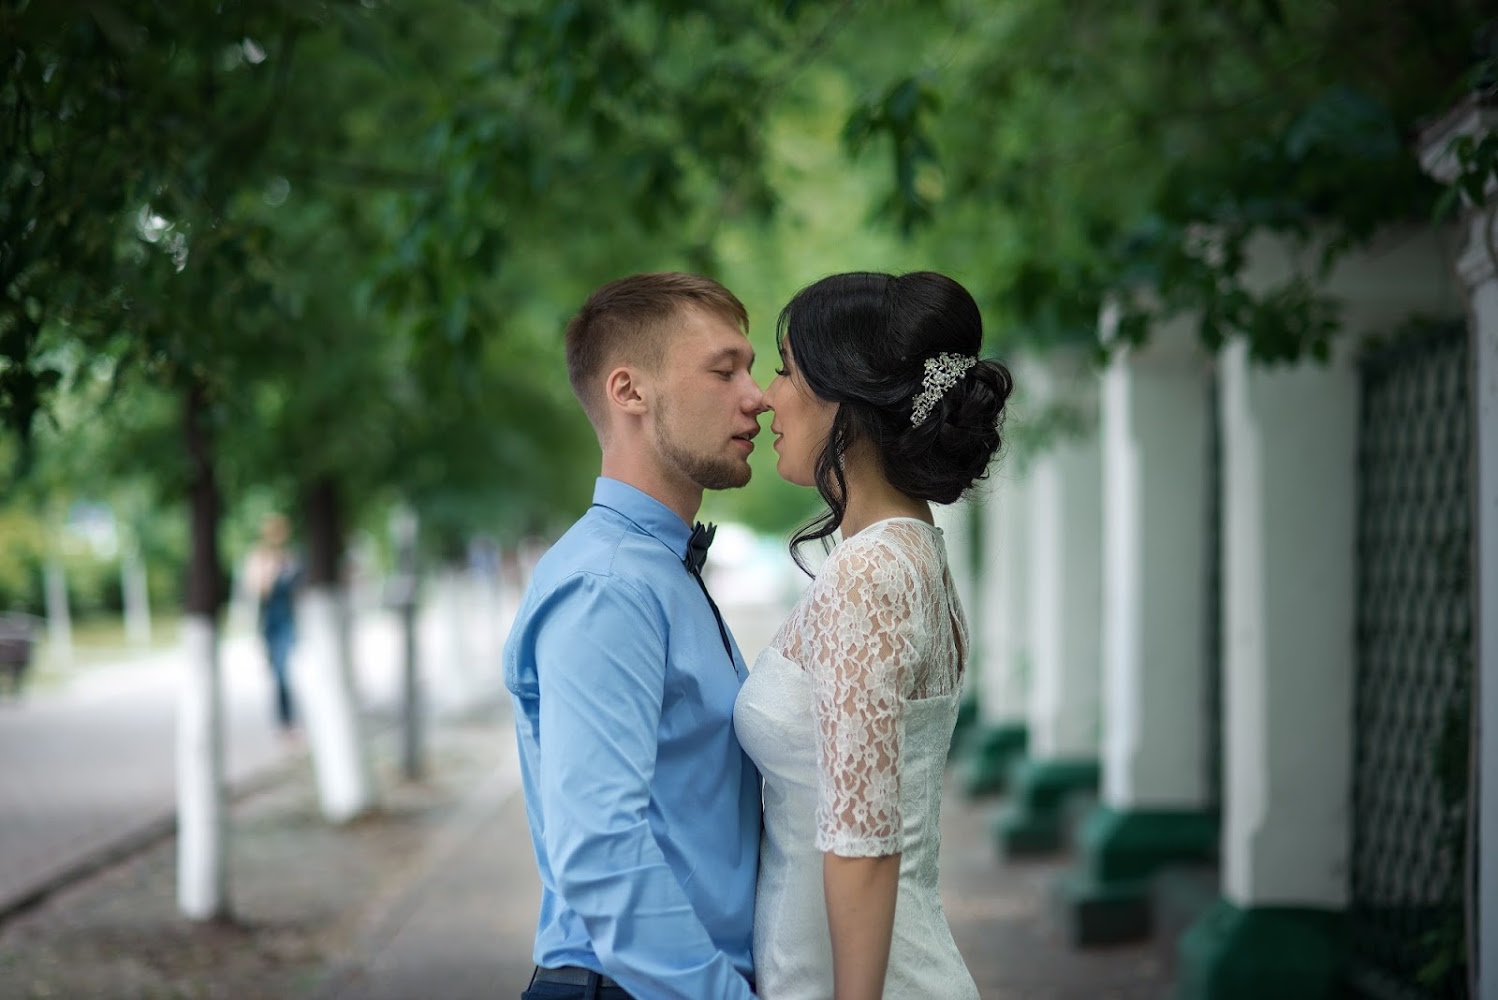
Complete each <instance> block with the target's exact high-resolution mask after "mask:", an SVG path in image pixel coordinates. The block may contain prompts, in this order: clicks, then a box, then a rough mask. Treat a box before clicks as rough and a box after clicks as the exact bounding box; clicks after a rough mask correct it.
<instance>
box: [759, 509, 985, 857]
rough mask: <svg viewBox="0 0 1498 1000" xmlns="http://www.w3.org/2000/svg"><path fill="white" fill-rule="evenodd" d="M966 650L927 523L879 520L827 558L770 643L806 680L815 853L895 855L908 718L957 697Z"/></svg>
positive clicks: (941, 553) (938, 544)
mask: <svg viewBox="0 0 1498 1000" xmlns="http://www.w3.org/2000/svg"><path fill="white" fill-rule="evenodd" d="M967 644H968V634H967V622H966V620H965V619H964V617H963V615H962V609H961V606H960V605H959V604H958V602H957V597H956V590H955V588H954V586H953V584H952V577H951V573H950V571H949V570H948V568H947V561H946V552H945V548H944V547H943V545H942V540H941V535H940V533H939V532H938V531H937V530H936V529H934V528H932V527H931V526H930V525H927V524H925V523H924V522H921V521H914V520H910V519H905V518H898V519H894V520H888V521H879V522H877V523H875V524H873V525H870V526H869V527H868V528H866V529H865V530H863V531H862V532H859V533H858V534H857V535H854V536H853V537H852V538H849V539H846V540H844V541H843V542H841V543H840V544H838V545H837V546H836V547H835V548H834V549H833V550H832V552H831V553H830V554H829V556H828V559H827V563H826V565H825V566H824V567H823V569H822V572H821V573H820V574H818V576H817V578H816V579H815V580H814V581H812V584H811V586H810V587H809V588H808V589H807V591H806V593H805V594H804V595H803V596H802V598H801V600H800V602H799V603H798V604H797V605H796V607H795V609H794V610H793V611H792V612H791V614H790V616H789V617H788V618H787V619H786V622H785V624H784V625H783V626H781V629H780V632H779V633H778V634H777V635H776V638H775V640H774V642H773V643H772V645H773V646H774V647H775V648H776V649H777V650H778V651H779V652H780V653H781V654H782V655H783V656H785V657H786V658H787V659H789V660H791V661H792V662H794V663H796V664H798V665H799V666H800V667H801V668H802V669H803V670H806V671H807V672H808V673H809V674H810V675H811V681H812V689H813V706H812V711H813V714H814V716H815V721H816V730H817V849H818V850H821V851H831V852H833V853H835V854H838V855H841V856H844V857H875V856H880V855H886V854H894V853H897V852H898V851H899V850H900V840H901V826H902V821H901V815H900V755H901V752H902V749H903V743H904V708H905V705H906V703H907V702H910V701H914V700H920V699H924V698H931V697H937V696H941V695H947V694H952V693H954V692H956V691H958V690H959V689H960V688H961V685H962V672H963V661H964V659H965V655H966V649H967Z"/></svg>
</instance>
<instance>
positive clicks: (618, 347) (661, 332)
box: [567, 271, 749, 434]
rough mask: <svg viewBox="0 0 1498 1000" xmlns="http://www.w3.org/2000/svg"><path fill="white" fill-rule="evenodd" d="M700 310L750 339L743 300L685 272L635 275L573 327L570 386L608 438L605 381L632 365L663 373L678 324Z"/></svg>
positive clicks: (589, 304)
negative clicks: (689, 311)
mask: <svg viewBox="0 0 1498 1000" xmlns="http://www.w3.org/2000/svg"><path fill="white" fill-rule="evenodd" d="M693 307H695V308H698V309H702V310H703V311H705V312H707V313H709V314H710V315H713V316H717V317H719V318H721V319H723V320H725V321H727V322H729V323H732V324H733V325H734V326H735V327H736V328H737V329H739V330H741V331H743V332H744V334H745V335H746V336H747V335H748V333H749V313H748V311H747V310H746V309H745V308H744V304H743V303H742V302H740V301H739V300H738V297H737V296H735V295H734V294H733V293H732V292H730V291H729V290H728V289H727V288H724V287H723V286H722V285H721V284H719V283H718V282H716V281H714V280H713V279H711V278H704V277H702V276H701V275H696V274H683V273H681V272H679V271H662V272H657V273H653V274H632V275H630V276H629V277H627V278H619V279H617V280H614V281H611V282H609V283H608V284H606V285H604V286H602V287H601V288H599V289H598V290H597V291H595V292H594V293H593V294H592V295H590V296H588V301H586V302H584V303H583V307H582V308H581V309H579V310H578V312H577V315H576V316H573V317H572V319H571V321H570V322H568V324H567V380H568V381H569V382H570V383H571V384H572V391H573V393H574V394H575V395H576V396H577V399H578V402H580V403H582V406H583V412H585V413H586V414H587V415H588V419H589V420H590V421H592V423H593V428H594V430H596V431H598V432H599V433H600V434H602V433H603V430H604V426H605V421H604V413H605V407H604V392H603V382H602V379H603V377H604V376H605V375H607V374H608V373H609V372H610V371H612V370H613V369H614V368H615V367H617V366H618V365H620V364H622V363H624V362H626V361H627V362H629V363H631V364H635V365H639V366H640V367H642V368H645V369H646V370H647V371H657V370H659V369H660V366H661V363H662V362H663V361H664V360H665V357H666V348H667V347H668V346H669V344H670V336H669V334H670V333H671V331H672V328H673V325H674V324H673V320H675V319H676V317H677V316H679V315H680V314H681V312H682V311H683V310H684V309H687V308H693Z"/></svg>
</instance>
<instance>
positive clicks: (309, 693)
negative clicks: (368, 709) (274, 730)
mask: <svg viewBox="0 0 1498 1000" xmlns="http://www.w3.org/2000/svg"><path fill="white" fill-rule="evenodd" d="M297 634H298V642H297V648H296V649H294V650H293V651H292V656H291V673H292V677H293V678H294V683H293V689H294V690H295V691H296V696H297V706H296V707H297V712H298V713H299V715H300V718H301V719H302V724H303V725H304V726H305V727H306V731H307V739H308V742H309V744H310V746H311V750H312V765H313V770H314V772H315V773H316V776H317V793H318V801H319V803H320V805H321V807H322V814H323V817H324V818H325V819H327V820H328V821H329V822H331V823H346V822H348V821H349V820H352V819H355V818H357V817H358V816H361V815H363V814H364V813H366V812H368V811H369V810H371V809H373V808H374V807H375V805H376V802H377V796H376V792H375V782H374V771H373V768H372V767H371V765H370V761H369V757H368V755H367V752H366V748H365V745H364V738H363V732H362V725H361V720H360V716H359V700H358V693H357V690H356V688H355V684H354V671H353V661H352V648H351V647H352V644H351V642H350V638H351V621H350V615H349V607H348V596H347V594H346V593H345V592H343V591H342V590H340V589H338V588H334V587H326V586H317V587H309V588H308V589H307V591H306V593H304V594H303V595H302V598H301V601H300V602H299V607H298V613H297Z"/></svg>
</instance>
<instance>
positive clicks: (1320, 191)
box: [866, 0, 1492, 362]
mask: <svg viewBox="0 0 1498 1000" xmlns="http://www.w3.org/2000/svg"><path fill="white" fill-rule="evenodd" d="M1486 6H1487V5H1485V4H1483V3H1480V2H1478V0H1438V2H1427V0H1401V2H1398V3H1394V4H1380V5H1373V6H1367V5H1361V6H1359V5H1345V4H1320V3H1311V2H1284V3H1270V2H1263V0H1228V2H1217V0H1212V2H1207V0H1152V2H1150V3H1146V4H1144V5H1143V6H1140V5H1122V6H1121V5H1116V4H1104V3H1100V2H1084V3H1082V4H1065V5H1057V4H1052V3H1047V2H1044V0H1010V2H1006V3H1004V4H999V5H983V6H978V5H969V4H960V3H958V4H952V5H951V7H950V12H951V15H952V18H953V20H954V22H955V23H956V24H957V27H958V31H959V32H960V36H961V37H960V38H958V39H954V38H952V37H951V36H950V35H949V34H948V33H947V32H945V31H940V30H934V29H933V30H929V31H927V32H926V33H924V34H923V35H920V36H915V37H918V38H919V39H920V40H921V42H922V43H923V44H922V45H920V46H914V47H915V48H916V51H918V52H919V53H920V54H921V57H922V58H924V59H925V60H926V61H928V62H929V63H930V68H929V69H928V70H926V71H925V73H926V75H927V76H929V77H930V78H931V80H932V82H931V84H930V87H931V89H932V91H933V92H934V93H936V94H940V95H941V96H942V98H943V106H944V107H945V108H948V109H957V111H956V112H955V113H954V112H952V111H950V110H949V111H947V112H946V113H943V114H938V113H937V109H936V106H935V102H934V101H931V102H927V103H924V104H918V105H916V111H915V112H914V114H913V118H912V119H910V120H904V119H902V120H899V121H898V122H896V121H894V120H888V121H887V120H885V119H882V118H878V117H871V118H868V119H866V120H867V121H872V122H876V123H877V129H875V130H876V131H882V132H884V133H887V134H888V135H889V136H890V137H891V139H892V140H893V142H894V147H895V148H896V149H897V150H898V149H900V148H902V145H901V141H902V137H906V136H909V135H912V134H917V135H920V136H922V137H923V138H922V141H921V142H920V143H918V144H909V143H906V145H907V146H909V148H910V152H908V153H906V154H903V155H904V160H905V162H904V164H903V171H902V170H897V181H896V183H895V185H894V190H895V195H894V196H893V197H895V198H897V199H898V198H901V197H902V192H903V191H904V188H905V181H904V180H903V177H904V176H907V175H909V174H910V172H911V171H913V170H914V169H916V168H917V167H918V166H921V165H922V164H925V167H924V168H925V169H928V170H929V169H930V166H929V163H928V162H927V161H929V160H930V158H931V157H930V153H929V151H930V149H932V148H933V147H934V148H935V149H936V150H937V151H938V153H937V159H938V161H939V164H940V172H941V176H940V180H939V181H938V182H937V183H936V184H935V185H934V186H936V187H939V188H941V189H942V190H943V192H944V195H943V197H941V198H940V199H939V200H937V201H936V202H934V203H933V204H930V205H925V204H920V205H917V206H916V207H914V208H912V210H911V213H910V215H909V218H910V219H914V220H919V219H923V218H926V217H930V218H931V219H932V220H933V221H932V224H931V225H930V226H929V227H927V229H926V232H925V234H924V236H923V237H922V240H921V244H922V245H923V246H924V247H926V248H927V249H928V250H929V252H930V254H931V256H932V257H933V258H934V259H937V260H950V259H952V256H953V252H954V251H955V252H956V253H959V254H962V255H970V254H972V253H974V252H975V251H976V252H984V251H985V250H986V256H987V257H988V260H989V267H990V273H989V278H990V281H989V282H988V287H987V289H986V291H987V295H988V299H987V303H988V304H989V305H990V306H991V309H990V312H991V313H992V314H993V315H994V316H995V317H996V318H997V319H998V321H999V322H1000V323H1001V324H1003V325H1004V326H1005V327H1006V328H1007V329H1006V331H1005V334H1004V337H1003V339H1004V340H1005V341H1007V342H1024V341H1029V342H1034V343H1040V344H1055V343H1067V342H1076V341H1086V340H1090V339H1091V338H1092V336H1093V335H1094V334H1093V331H1095V329H1096V321H1097V315H1098V309H1099V307H1100V306H1101V304H1102V302H1103V301H1104V300H1105V299H1106V298H1110V297H1111V298H1114V299H1115V300H1116V301H1119V302H1120V303H1121V304H1122V305H1123V306H1124V308H1125V316H1124V320H1123V324H1122V330H1121V332H1122V334H1123V335H1122V336H1121V338H1120V342H1125V343H1127V342H1137V340H1138V339H1140V338H1141V337H1143V336H1145V335H1147V332H1148V330H1149V329H1150V328H1151V327H1152V326H1153V325H1155V323H1157V322H1158V321H1159V320H1161V319H1163V318H1166V317H1168V316H1170V315H1174V314H1177V313H1180V312H1192V313H1195V314H1196V315H1198V316H1199V317H1200V323H1201V335H1202V339H1203V341H1204V343H1205V344H1206V345H1207V346H1208V347H1210V348H1216V347H1218V346H1220V345H1221V343H1222V342H1223V341H1224V340H1225V339H1226V338H1228V337H1236V336H1241V337H1244V338H1246V339H1247V340H1248V342H1249V345H1250V350H1251V353H1252V354H1253V356H1254V357H1256V358H1257V359H1259V360H1261V361H1266V362H1273V361H1288V360H1293V359H1295V358H1298V357H1300V356H1302V355H1305V354H1308V353H1309V354H1311V355H1314V356H1325V355H1326V354H1327V353H1328V352H1329V350H1330V342H1331V339H1332V338H1333V337H1334V335H1335V333H1336V331H1337V328H1338V317H1337V314H1336V305H1335V302H1334V301H1332V300H1331V299H1329V298H1328V296H1327V295H1326V292H1325V279H1326V277H1327V275H1328V274H1329V273H1330V270H1331V268H1332V267H1333V265H1334V264H1335V263H1336V261H1337V260H1338V259H1339V258H1340V257H1341V256H1342V255H1343V254H1345V253H1346V252H1347V251H1348V250H1350V249H1352V248H1355V247H1358V246H1361V245H1364V244H1365V243H1366V242H1367V241H1368V240H1369V239H1370V238H1371V237H1372V236H1373V235H1374V234H1376V233H1377V232H1379V231H1381V230H1383V229H1385V228H1387V227H1389V226H1391V225H1399V224H1404V223H1409V222H1419V221H1420V220H1423V219H1427V218H1429V213H1430V211H1431V208H1432V206H1433V204H1434V202H1435V199H1436V197H1437V195H1438V189H1437V187H1436V185H1435V184H1434V183H1432V182H1431V181H1429V180H1427V179H1426V178H1425V177H1424V176H1423V175H1422V174H1421V172H1420V170H1419V168H1418V164H1417V162H1416V159H1415V154H1414V152H1413V150H1412V148H1411V142H1412V136H1413V134H1414V132H1415V130H1416V128H1417V127H1418V125H1419V124H1420V123H1421V122H1422V121H1423V120H1424V119H1425V118H1427V117H1429V116H1433V115H1436V114H1439V113H1442V112H1443V111H1444V110H1445V109H1446V108H1447V107H1448V106H1449V105H1450V103H1451V102H1452V100H1453V99H1454V97H1455V96H1456V93H1457V87H1458V84H1459V82H1460V81H1459V79H1458V78H1459V77H1460V76H1461V74H1462V66H1461V62H1460V56H1461V54H1462V53H1466V52H1469V51H1471V49H1472V40H1473V39H1474V38H1477V37H1479V29H1480V28H1481V27H1482V25H1483V24H1484V21H1485V19H1486V18H1488V17H1489V16H1490V11H1489V10H1487V9H1486ZM928 136H929V138H926V137H928ZM1472 152H1473V154H1474V157H1473V162H1474V164H1477V163H1480V164H1481V165H1480V166H1477V167H1476V168H1475V169H1474V170H1473V171H1471V172H1470V173H1469V174H1468V175H1467V176H1466V178H1465V180H1464V181H1463V182H1462V183H1463V184H1464V185H1466V186H1467V187H1470V188H1473V189H1474V190H1475V188H1476V186H1477V185H1478V184H1479V180H1478V178H1477V175H1478V174H1482V175H1483V177H1484V179H1485V178H1486V176H1488V175H1487V174H1485V173H1484V171H1487V170H1490V169H1491V166H1492V161H1491V155H1492V154H1491V150H1488V151H1486V152H1485V154H1484V156H1483V157H1478V156H1477V155H1476V154H1477V149H1476V147H1474V148H1473V151H1472ZM1265 235H1273V236H1276V237H1280V238H1283V239H1286V240H1289V241H1290V242H1291V243H1292V244H1299V245H1300V246H1301V248H1302V249H1303V250H1304V251H1306V252H1305V254H1304V256H1305V259H1306V261H1307V263H1306V265H1305V266H1304V267H1303V268H1302V269H1301V270H1300V271H1299V272H1298V273H1296V274H1294V275H1292V276H1291V277H1290V278H1289V279H1287V280H1286V282H1285V283H1283V284H1282V285H1280V286H1279V287H1274V288H1269V289H1267V290H1266V289H1259V290H1257V291H1251V290H1250V289H1251V287H1252V283H1251V282H1250V281H1248V280H1247V273H1246V272H1247V270H1248V263H1249V257H1250V254H1249V252H1248V251H1249V246H1250V244H1251V243H1252V242H1253V241H1254V240H1256V239H1258V238H1260V237H1263V236H1265Z"/></svg>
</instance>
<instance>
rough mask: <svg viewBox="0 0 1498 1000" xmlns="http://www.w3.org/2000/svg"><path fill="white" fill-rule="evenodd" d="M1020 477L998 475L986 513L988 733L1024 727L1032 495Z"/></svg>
mask: <svg viewBox="0 0 1498 1000" xmlns="http://www.w3.org/2000/svg"><path fill="white" fill-rule="evenodd" d="M1020 475H1021V473H1019V472H1011V471H1010V470H1009V469H1008V468H1001V469H999V470H996V471H995V472H994V474H993V476H992V478H991V479H990V480H989V494H988V500H987V502H986V503H985V504H984V506H983V508H982V510H983V518H984V525H983V572H982V574H981V576H980V577H979V596H978V602H979V603H978V608H977V611H976V613H975V614H974V615H973V617H974V618H975V619H976V620H977V621H978V622H980V623H981V628H982V636H983V642H982V645H981V646H980V647H979V653H980V654H981V655H982V657H983V666H982V670H981V672H980V673H979V675H978V682H979V685H980V687H979V698H978V707H979V718H980V719H981V720H982V722H983V725H984V727H985V728H998V727H1011V726H1023V725H1024V723H1025V713H1026V706H1027V704H1028V698H1029V684H1028V670H1029V663H1028V660H1029V642H1028V640H1029V630H1028V628H1027V626H1028V623H1029V615H1030V608H1029V597H1030V586H1029V578H1028V577H1029V571H1030V547H1029V540H1030V539H1029V534H1030V532H1029V521H1028V518H1029V508H1028V500H1029V491H1028V483H1027V482H1026V481H1025V480H1023V479H1020V478H1018V477H1019V476H1020Z"/></svg>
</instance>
